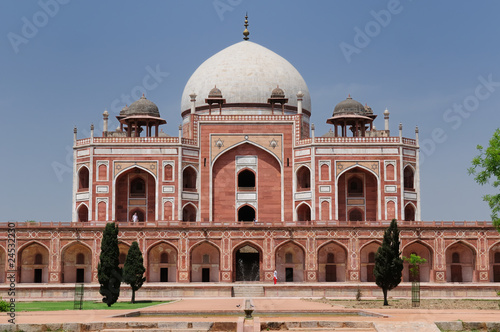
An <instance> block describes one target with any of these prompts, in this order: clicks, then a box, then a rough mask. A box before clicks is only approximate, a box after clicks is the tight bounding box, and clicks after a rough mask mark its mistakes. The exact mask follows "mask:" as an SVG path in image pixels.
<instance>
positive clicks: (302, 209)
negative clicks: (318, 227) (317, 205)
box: [296, 202, 311, 221]
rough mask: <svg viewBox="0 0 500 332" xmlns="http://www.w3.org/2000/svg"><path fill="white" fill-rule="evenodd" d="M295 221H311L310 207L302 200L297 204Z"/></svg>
mask: <svg viewBox="0 0 500 332" xmlns="http://www.w3.org/2000/svg"><path fill="white" fill-rule="evenodd" d="M296 210H297V221H311V207H310V206H309V204H307V203H305V202H302V203H300V204H299V205H298V206H297V209H296Z"/></svg>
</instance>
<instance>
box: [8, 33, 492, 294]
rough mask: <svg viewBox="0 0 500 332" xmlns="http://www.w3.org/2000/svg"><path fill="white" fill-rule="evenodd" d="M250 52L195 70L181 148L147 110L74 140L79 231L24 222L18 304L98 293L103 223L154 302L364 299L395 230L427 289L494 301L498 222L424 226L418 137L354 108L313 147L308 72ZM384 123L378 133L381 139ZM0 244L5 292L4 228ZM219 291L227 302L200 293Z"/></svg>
mask: <svg viewBox="0 0 500 332" xmlns="http://www.w3.org/2000/svg"><path fill="white" fill-rule="evenodd" d="M247 39H248V34H247V30H245V40H243V41H241V42H239V43H236V44H234V45H232V46H229V47H227V48H225V49H223V50H222V51H220V52H218V53H217V54H215V55H213V56H212V57H210V58H209V59H208V60H206V61H205V62H204V63H202V64H201V65H200V66H199V67H198V68H197V69H196V70H195V71H194V73H193V74H192V76H191V78H190V79H189V80H188V82H187V84H186V85H185V88H184V92H183V94H182V99H181V105H182V107H181V110H180V111H181V117H182V125H181V126H179V131H178V133H177V132H175V133H170V134H171V135H167V134H165V133H164V132H163V131H162V130H161V125H163V124H165V123H166V122H167V121H174V122H175V121H178V120H177V118H172V119H170V118H166V119H164V118H162V117H161V115H160V112H159V108H158V107H157V105H155V104H154V103H153V102H152V101H150V100H149V99H147V98H146V97H145V96H143V97H141V98H140V99H139V100H137V101H135V102H134V103H132V104H131V105H129V106H128V107H127V106H125V107H124V108H123V109H122V111H121V112H120V114H119V115H118V116H117V119H118V121H119V123H120V126H119V128H117V129H116V130H108V117H109V114H108V113H107V112H104V114H103V128H104V129H103V132H102V133H95V132H94V129H93V127H92V128H91V135H90V137H86V138H78V137H77V130H76V128H75V130H74V145H73V149H74V165H73V169H74V172H73V192H72V200H73V201H72V211H73V217H72V219H73V220H72V222H57V223H56V222H51V223H33V222H31V223H30V222H26V223H24V222H19V223H17V225H16V231H17V233H16V236H17V248H16V250H17V256H16V265H17V266H16V267H15V269H14V270H15V271H16V278H17V285H18V289H19V294H20V295H19V296H23V297H36V296H43V294H42V292H43V290H44V289H45V292H49V294H56V295H57V294H59V295H61V294H62V293H60V292H62V291H63V290H64V289H66V288H65V285H64V284H69V285H67V288H68V289H70V285H71V286H74V284H75V283H76V282H78V283H80V282H83V283H89V287H91V288H92V287H94V288H95V290H97V288H98V285H97V264H98V261H99V253H100V246H101V238H102V231H103V229H104V226H105V224H106V223H108V222H116V223H117V224H118V225H119V230H120V232H119V241H120V243H119V247H120V262H121V263H123V262H124V260H125V257H126V253H127V251H128V248H129V246H130V245H131V243H132V242H133V241H137V242H138V243H139V246H140V249H141V251H142V252H143V255H144V265H145V267H146V278H147V282H146V284H145V286H144V289H146V291H147V290H148V289H149V294H150V295H151V294H153V295H154V294H155V293H156V294H164V295H172V294H174V293H173V292H176V291H175V289H178V290H177V293H175V294H177V295H185V296H190V295H191V296H193V295H200V294H206V292H209V293H210V294H211V295H224V294H231V287H233V286H232V285H238V284H241V283H240V282H241V281H254V283H252V285H259V286H262V287H270V286H271V285H272V281H273V272H274V270H277V272H278V281H279V283H280V284H281V285H291V284H293V285H295V287H298V288H296V290H295V291H293V290H288V291H285V288H282V290H281V291H282V293H281V294H278V293H276V289H279V288H276V287H274V288H273V289H272V290H271V289H268V290H266V294H274V295H283V294H295V295H297V294H299V295H303V294H309V293H308V292H311V290H312V292H313V293H314V294H317V295H318V296H323V295H328V294H330V293H328V290H329V289H334V288H335V287H336V292H337V293H339V292H342V291H344V290H343V288H344V286H343V285H351V284H356V285H358V286H357V287H360V286H359V285H361V287H362V286H363V285H367V286H368V285H370V287H371V286H374V285H375V284H374V283H373V281H374V277H373V267H374V255H375V252H376V250H377V248H378V247H379V245H380V244H381V241H382V237H383V232H384V230H385V229H386V228H387V226H388V225H389V223H390V220H392V219H393V218H395V219H397V220H398V221H399V222H398V225H399V228H400V230H401V250H402V253H403V255H404V256H409V255H410V254H411V253H416V254H418V255H419V256H421V257H423V258H425V259H426V260H427V262H426V263H425V264H423V265H422V266H421V269H420V277H419V279H420V281H421V282H422V283H423V285H425V284H428V285H430V286H429V287H441V288H443V287H444V288H446V287H453V289H459V290H461V291H463V293H461V294H463V295H465V294H467V291H469V290H470V289H472V288H475V289H482V292H484V294H486V293H488V291H487V290H490V289H495V287H497V288H498V286H499V285H500V284H495V283H498V282H500V234H499V233H498V231H497V230H496V229H495V228H494V227H493V226H492V223H491V221H484V222H476V221H474V222H445V221H443V222H426V221H422V220H421V211H420V199H421V194H420V171H419V141H418V128H416V129H415V137H414V138H406V137H403V136H402V125H401V124H399V128H398V129H399V131H396V133H395V134H394V132H393V131H390V130H389V128H390V126H389V111H388V110H385V111H383V112H381V114H377V113H378V110H372V109H371V108H370V107H369V106H368V105H366V104H362V103H360V102H358V101H356V100H355V99H354V98H351V97H350V96H349V97H347V99H345V100H342V101H339V102H338V103H337V105H336V106H334V105H332V108H333V114H332V116H331V117H330V118H328V119H320V121H326V122H327V123H329V124H330V125H331V130H330V131H328V132H327V133H326V134H325V133H317V132H315V128H314V125H313V124H312V122H311V116H312V109H311V97H310V94H309V90H308V88H307V85H306V83H305V81H304V79H303V78H302V76H301V75H300V73H299V72H298V71H297V70H296V69H295V68H294V67H293V66H292V65H291V64H290V63H289V62H288V61H287V60H285V59H284V58H282V57H281V56H279V55H277V54H276V53H274V52H272V51H271V50H269V49H267V48H265V47H263V46H261V45H259V44H256V43H254V42H251V41H249V40H247ZM347 94H348V91H346V95H347ZM353 97H356V99H358V97H361V96H353ZM377 115H381V116H383V121H384V129H376V128H375V126H374V120H375V118H376V117H377ZM134 214H136V216H137V221H135V222H133V221H132V220H133V219H135V218H133V216H134ZM0 235H1V236H0V266H1V268H2V269H4V270H3V271H1V273H0V283H3V284H4V286H1V287H4V288H5V287H6V286H7V281H8V280H7V279H8V278H7V274H8V271H9V270H11V267H9V265H8V263H7V262H8V255H7V226H6V225H5V224H2V225H1V227H0ZM408 281H411V280H410V276H409V273H408V265H407V263H406V264H405V269H404V271H403V283H404V282H408ZM204 282H206V283H204ZM287 282H288V283H289V284H287ZM301 283H303V284H305V283H307V284H305V285H303V286H302V288H300V284H301ZM364 283H365V284H364ZM40 284H44V285H40ZM217 284H218V285H225V286H224V287H225V288H224V287H222V286H221V287H220V288H217V287H214V288H210V287H208V288H207V286H209V285H214V286H216V285H217ZM92 285H94V286H92ZM190 285H191V286H190ZM195 285H196V287H195ZM278 286H280V285H278ZM318 286H320V287H318ZM23 287H25V288H23ZM44 287H45V288H44ZM176 287H177V288H176ZM190 287H192V288H190ZM400 287H401V286H400ZM4 288H1V289H4ZM23 289H25V293H23V292H22V290H23ZM49 289H50V290H51V291H49ZM197 289H198V290H197ZM207 289H209V290H207ZM210 289H212V290H210ZM58 292H59V293H58ZM68 292H69V291H68ZM141 292H143V291H142V290H141V291H140V292H139V293H138V295H139V296H140V295H141ZM204 292H205V293H204ZM227 292H229V293H227ZM233 292H234V290H233ZM273 292H274V293H273ZM332 292H333V291H332ZM478 292H479V293H480V291H478ZM479 293H478V294H479ZM23 294H24V295H23ZM96 294H97V291H96ZM332 294H333V293H332ZM443 294H444V293H443ZM488 294H490V293H488Z"/></svg>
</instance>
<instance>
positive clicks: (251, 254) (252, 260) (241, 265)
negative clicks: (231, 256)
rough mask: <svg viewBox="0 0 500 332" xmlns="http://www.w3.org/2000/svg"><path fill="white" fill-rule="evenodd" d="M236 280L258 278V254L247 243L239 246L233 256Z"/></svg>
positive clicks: (257, 279)
mask: <svg viewBox="0 0 500 332" xmlns="http://www.w3.org/2000/svg"><path fill="white" fill-rule="evenodd" d="M235 268H236V281H259V280H260V254H259V251H258V250H257V249H255V248H253V247H251V246H249V245H246V246H244V247H242V248H240V249H239V250H238V251H237V252H236V257H235Z"/></svg>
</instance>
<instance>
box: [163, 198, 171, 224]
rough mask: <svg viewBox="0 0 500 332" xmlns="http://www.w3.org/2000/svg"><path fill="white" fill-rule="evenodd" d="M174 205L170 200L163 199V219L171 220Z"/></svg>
mask: <svg viewBox="0 0 500 332" xmlns="http://www.w3.org/2000/svg"><path fill="white" fill-rule="evenodd" d="M173 216H174V206H173V204H172V202H171V201H165V203H163V219H164V220H168V221H170V220H173V219H174V217H173Z"/></svg>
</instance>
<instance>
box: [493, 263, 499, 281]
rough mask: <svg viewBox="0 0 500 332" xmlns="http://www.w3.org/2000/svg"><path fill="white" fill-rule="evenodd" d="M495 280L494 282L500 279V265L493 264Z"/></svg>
mask: <svg viewBox="0 0 500 332" xmlns="http://www.w3.org/2000/svg"><path fill="white" fill-rule="evenodd" d="M493 281H494V282H499V281H500V265H495V266H493Z"/></svg>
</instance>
